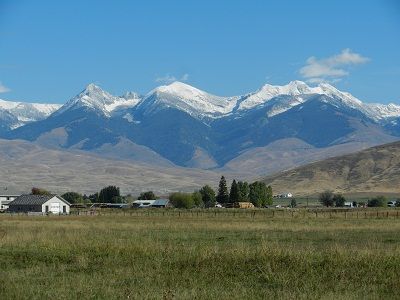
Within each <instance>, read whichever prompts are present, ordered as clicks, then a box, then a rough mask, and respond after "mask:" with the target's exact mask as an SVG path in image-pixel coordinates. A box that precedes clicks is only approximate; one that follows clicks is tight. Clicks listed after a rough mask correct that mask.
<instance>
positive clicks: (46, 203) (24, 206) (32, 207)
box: [8, 194, 71, 214]
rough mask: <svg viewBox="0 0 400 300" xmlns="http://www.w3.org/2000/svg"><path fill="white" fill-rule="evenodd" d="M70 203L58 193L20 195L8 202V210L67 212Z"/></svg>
mask: <svg viewBox="0 0 400 300" xmlns="http://www.w3.org/2000/svg"><path fill="white" fill-rule="evenodd" d="M70 207H71V204H70V203H69V202H68V201H66V200H65V199H63V198H62V197H60V196H58V195H54V194H53V195H21V196H19V197H17V198H16V199H15V200H14V201H12V202H10V204H9V207H8V211H10V212H24V213H28V212H39V213H53V214H69V212H70Z"/></svg>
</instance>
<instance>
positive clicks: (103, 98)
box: [56, 83, 140, 117]
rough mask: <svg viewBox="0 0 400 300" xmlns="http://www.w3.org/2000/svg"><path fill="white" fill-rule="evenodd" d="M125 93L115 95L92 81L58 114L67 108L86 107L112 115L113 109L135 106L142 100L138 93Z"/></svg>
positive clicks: (58, 112) (59, 111)
mask: <svg viewBox="0 0 400 300" xmlns="http://www.w3.org/2000/svg"><path fill="white" fill-rule="evenodd" d="M125 95H126V97H125V96H124V97H116V96H113V95H111V94H110V93H108V92H106V91H104V90H103V89H102V88H101V87H99V86H97V85H96V84H94V83H91V84H89V85H88V86H87V87H86V88H85V89H84V90H83V91H82V92H80V93H79V94H78V95H77V96H75V97H73V98H72V99H71V100H69V101H68V102H67V103H66V104H65V105H63V107H61V108H60V109H59V110H58V111H57V112H56V114H57V115H60V114H62V113H63V112H65V111H67V110H71V109H77V108H81V107H85V108H89V109H91V110H95V111H97V112H100V113H102V114H104V115H105V116H107V117H110V116H111V114H112V112H113V111H115V110H119V109H120V108H121V107H123V108H129V107H133V106H135V105H136V104H137V103H138V102H139V101H140V98H139V97H138V96H137V97H136V95H137V94H135V93H133V92H130V93H127V94H125Z"/></svg>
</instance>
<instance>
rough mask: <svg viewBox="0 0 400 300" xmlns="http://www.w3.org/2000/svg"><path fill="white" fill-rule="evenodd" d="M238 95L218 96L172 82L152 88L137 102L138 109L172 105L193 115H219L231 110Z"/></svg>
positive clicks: (147, 110)
mask: <svg viewBox="0 0 400 300" xmlns="http://www.w3.org/2000/svg"><path fill="white" fill-rule="evenodd" d="M238 99H239V97H219V96H215V95H211V94H209V93H207V92H204V91H201V90H199V89H197V88H195V87H192V86H190V85H188V84H185V83H182V82H178V81H176V82H173V83H171V84H170V85H164V86H160V87H157V88H156V89H154V90H152V91H151V92H150V93H149V94H147V95H146V97H145V98H144V99H143V100H142V101H141V102H140V103H139V104H138V106H137V108H138V110H141V111H143V112H144V113H151V112H153V111H156V110H158V109H160V108H161V107H173V108H177V109H180V110H183V111H185V112H186V113H188V114H190V115H192V116H194V117H200V118H202V117H211V118H213V117H220V116H224V115H227V114H229V113H231V112H232V111H233V108H234V107H235V105H236V102H237V100H238Z"/></svg>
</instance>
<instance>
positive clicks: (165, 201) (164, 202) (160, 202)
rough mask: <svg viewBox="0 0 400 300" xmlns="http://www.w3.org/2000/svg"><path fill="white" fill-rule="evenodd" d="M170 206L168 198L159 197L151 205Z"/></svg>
mask: <svg viewBox="0 0 400 300" xmlns="http://www.w3.org/2000/svg"><path fill="white" fill-rule="evenodd" d="M168 206H170V204H169V200H168V199H157V200H156V201H154V202H153V204H152V205H151V207H163V208H165V207H168Z"/></svg>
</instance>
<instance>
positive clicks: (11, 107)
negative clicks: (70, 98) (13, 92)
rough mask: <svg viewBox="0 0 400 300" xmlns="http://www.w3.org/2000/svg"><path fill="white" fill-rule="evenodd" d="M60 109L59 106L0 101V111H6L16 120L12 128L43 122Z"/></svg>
mask: <svg viewBox="0 0 400 300" xmlns="http://www.w3.org/2000/svg"><path fill="white" fill-rule="evenodd" d="M60 107H61V104H47V103H27V102H19V101H5V100H1V99H0V109H3V110H5V111H7V112H8V113H10V114H11V115H13V116H14V117H15V118H16V119H17V120H18V122H16V123H15V124H12V128H17V127H20V126H22V125H25V124H27V123H30V122H35V121H40V120H43V119H45V118H46V117H48V116H49V115H50V114H52V113H53V112H55V111H56V110H57V109H59V108H60Z"/></svg>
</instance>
